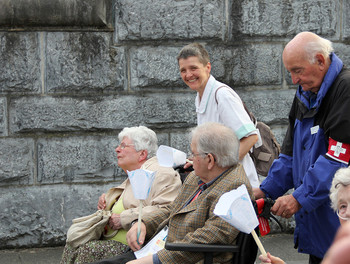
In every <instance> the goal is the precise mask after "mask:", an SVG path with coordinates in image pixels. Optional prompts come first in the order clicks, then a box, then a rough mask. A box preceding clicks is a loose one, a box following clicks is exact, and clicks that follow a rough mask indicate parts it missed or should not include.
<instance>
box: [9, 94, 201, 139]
mask: <svg viewBox="0 0 350 264" xmlns="http://www.w3.org/2000/svg"><path fill="white" fill-rule="evenodd" d="M193 96H194V95H193ZM193 96H192V94H191V96H189V95H188V94H178V95H177V96H176V97H174V96H172V95H171V94H169V95H166V94H165V95H162V94H153V95H151V96H144V97H140V96H122V97H117V96H115V97H112V96H107V97H99V98H98V97H94V98H92V97H90V98H84V97H79V98H71V97H21V98H18V99H15V100H13V101H11V104H10V131H11V133H24V132H60V131H61V132H64V131H65V132H67V131H97V130H106V129H107V130H110V129H121V128H124V127H125V126H135V125H140V124H144V125H146V126H149V127H151V128H164V127H172V128H176V127H177V128H179V127H188V126H190V125H193V124H195V122H196V119H195V118H196V115H195V111H194V103H193V100H194V97H193Z"/></svg>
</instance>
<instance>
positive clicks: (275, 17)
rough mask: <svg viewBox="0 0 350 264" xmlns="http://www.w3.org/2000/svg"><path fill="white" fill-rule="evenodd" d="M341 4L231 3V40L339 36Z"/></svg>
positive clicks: (307, 0) (310, 1) (305, 0)
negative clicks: (309, 33)
mask: <svg viewBox="0 0 350 264" xmlns="http://www.w3.org/2000/svg"><path fill="white" fill-rule="evenodd" d="M340 2H341V1H339V0H335V1H318V0H302V1H292V0H286V1H280V0H271V1H259V0H254V1H250V0H243V1H232V7H231V10H232V15H231V19H230V23H231V24H232V38H233V39H236V40H238V39H239V38H240V37H242V36H245V37H265V36H270V37H271V36H282V37H283V36H294V35H295V34H297V33H299V32H301V31H313V32H315V33H317V34H320V35H324V36H328V37H333V36H334V35H336V36H339V32H338V27H339V23H340V20H339V18H340V17H339V10H340Z"/></svg>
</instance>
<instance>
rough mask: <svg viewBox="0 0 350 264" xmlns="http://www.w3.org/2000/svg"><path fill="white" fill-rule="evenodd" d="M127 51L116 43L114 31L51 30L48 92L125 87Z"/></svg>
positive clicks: (80, 91)
mask: <svg viewBox="0 0 350 264" xmlns="http://www.w3.org/2000/svg"><path fill="white" fill-rule="evenodd" d="M125 67H126V65H125V54H124V49H123V48H122V47H113V43H112V33H101V32H55V33H53V32H48V33H47V34H46V90H47V92H48V93H79V94H82V93H91V92H99V93H104V92H113V91H120V90H123V89H124V86H125V85H126V83H125V80H126V79H125V77H124V76H125V74H126V72H125V71H126V68H125Z"/></svg>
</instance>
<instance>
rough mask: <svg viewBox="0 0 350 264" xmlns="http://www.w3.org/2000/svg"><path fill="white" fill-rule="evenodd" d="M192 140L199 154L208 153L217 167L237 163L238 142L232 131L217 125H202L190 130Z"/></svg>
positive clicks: (209, 123) (210, 123)
mask: <svg viewBox="0 0 350 264" xmlns="http://www.w3.org/2000/svg"><path fill="white" fill-rule="evenodd" d="M191 138H192V140H193V141H194V142H195V143H196V146H197V151H198V152H199V153H210V154H212V155H213V156H214V157H215V160H216V163H217V165H218V166H219V167H222V168H223V167H227V166H234V165H236V164H238V162H239V157H238V155H239V140H238V138H237V136H236V135H235V133H234V132H233V130H232V129H231V128H229V127H226V126H224V125H222V124H219V123H212V122H208V123H204V124H202V125H200V126H197V127H196V128H194V129H193V130H192V133H191Z"/></svg>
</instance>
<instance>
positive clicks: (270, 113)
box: [239, 89, 295, 125]
mask: <svg viewBox="0 0 350 264" xmlns="http://www.w3.org/2000/svg"><path fill="white" fill-rule="evenodd" d="M239 95H240V96H241V98H242V100H243V101H244V102H245V103H246V104H247V107H248V109H249V110H250V111H251V112H253V114H254V116H255V117H256V118H257V119H258V121H262V122H265V123H267V124H269V125H271V124H284V125H285V124H287V123H288V115H289V111H290V107H291V106H292V102H293V98H294V95H295V90H293V89H290V90H266V91H254V92H243V91H240V92H239Z"/></svg>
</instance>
